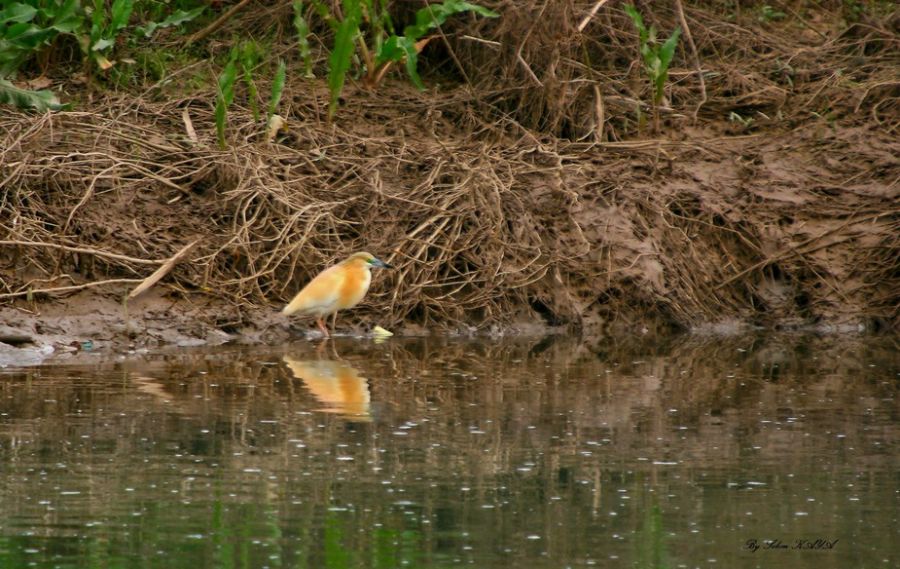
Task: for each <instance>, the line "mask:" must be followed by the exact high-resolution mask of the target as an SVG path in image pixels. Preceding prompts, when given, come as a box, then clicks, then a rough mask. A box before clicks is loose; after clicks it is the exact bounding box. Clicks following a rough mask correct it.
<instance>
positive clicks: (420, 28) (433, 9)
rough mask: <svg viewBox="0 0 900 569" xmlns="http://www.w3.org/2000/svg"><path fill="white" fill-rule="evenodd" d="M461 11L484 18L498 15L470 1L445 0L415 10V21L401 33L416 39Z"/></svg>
mask: <svg viewBox="0 0 900 569" xmlns="http://www.w3.org/2000/svg"><path fill="white" fill-rule="evenodd" d="M462 12H475V13H476V14H478V15H479V16H484V17H485V18H496V17H498V16H499V15H500V14H498V13H496V12H494V11H492V10H488V9H487V8H485V7H483V6H479V5H477V4H472V3H470V2H463V1H461V0H446V1H445V2H442V3H440V4H430V5H428V6H426V7H424V8H422V9H420V10H419V11H417V12H416V23H415V24H412V25H409V26H406V28H404V30H403V35H404V36H406V37H408V38H410V39H412V40H413V41H415V40H418V39H419V38H421V37H422V36H424V35H425V34H427V33H428V31H429V30H432V29H434V28H436V27H438V26H440V25H442V24H443V23H444V22H446V21H447V18H449V17H450V16H452V15H454V14H459V13H462Z"/></svg>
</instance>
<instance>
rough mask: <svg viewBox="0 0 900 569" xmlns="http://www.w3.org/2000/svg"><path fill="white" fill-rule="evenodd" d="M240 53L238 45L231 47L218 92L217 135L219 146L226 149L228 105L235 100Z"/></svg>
mask: <svg viewBox="0 0 900 569" xmlns="http://www.w3.org/2000/svg"><path fill="white" fill-rule="evenodd" d="M239 55H240V52H239V51H238V46H235V47H233V48H232V49H231V55H230V56H229V59H228V63H227V64H226V65H225V69H223V70H222V73H220V74H219V79H218V91H217V92H216V110H215V117H216V137H217V138H218V141H219V148H222V149H224V148H225V147H226V145H225V119H226V115H227V113H228V106H229V105H231V103H233V102H234V84H235V82H237V59H238V56H239Z"/></svg>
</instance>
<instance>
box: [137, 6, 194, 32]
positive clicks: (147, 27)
mask: <svg viewBox="0 0 900 569" xmlns="http://www.w3.org/2000/svg"><path fill="white" fill-rule="evenodd" d="M204 10H206V6H198V7H196V8H193V9H191V10H175V11H174V12H172V13H171V14H169V15H168V16H167V17H166V18H164V19H163V20H162V21H160V22H153V21H150V22H148V23H146V24H144V25H143V26H137V27H136V28H135V31H136V32H138V33H140V34H141V35H143V36H144V37H146V38H149V37H151V36H152V35H153V34H154V33H155V32H156V30H161V29H164V28H173V27H177V26H180V25H182V24H186V23H188V22H190V21H191V20H193V19H195V18H197V17H198V16H199V15H200V14H202V13H203V11H204Z"/></svg>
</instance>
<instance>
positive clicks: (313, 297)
mask: <svg viewBox="0 0 900 569" xmlns="http://www.w3.org/2000/svg"><path fill="white" fill-rule="evenodd" d="M341 269H342V267H341V266H340V265H335V266H333V267H329V268H328V269H325V270H324V271H322V272H321V273H319V274H318V275H316V278H314V279H313V280H311V281H310V282H309V284H307V285H306V286H305V287H303V290H301V291H300V292H298V293H297V296H295V297H294V299H293V300H292V301H291V302H290V304H288V305H287V306H285V307H284V310H282V312H283V313H284V314H287V315H290V314H295V313H298V312H299V313H301V314H316V315H319V316H324V315H326V314H331V313H332V312H334V311H335V310H337V304H338V300H339V297H340V291H341V286H342V285H343V283H344V271H342V270H341Z"/></svg>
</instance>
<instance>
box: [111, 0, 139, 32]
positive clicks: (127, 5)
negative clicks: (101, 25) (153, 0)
mask: <svg viewBox="0 0 900 569" xmlns="http://www.w3.org/2000/svg"><path fill="white" fill-rule="evenodd" d="M133 8H134V0H114V2H113V5H112V10H111V13H112V19H111V20H110V22H109V31H110V32H111V33H112V34H116V33H117V32H118V31H119V30H121V29H122V28H124V27H125V26H127V25H128V19H129V18H131V10H132V9H133Z"/></svg>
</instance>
